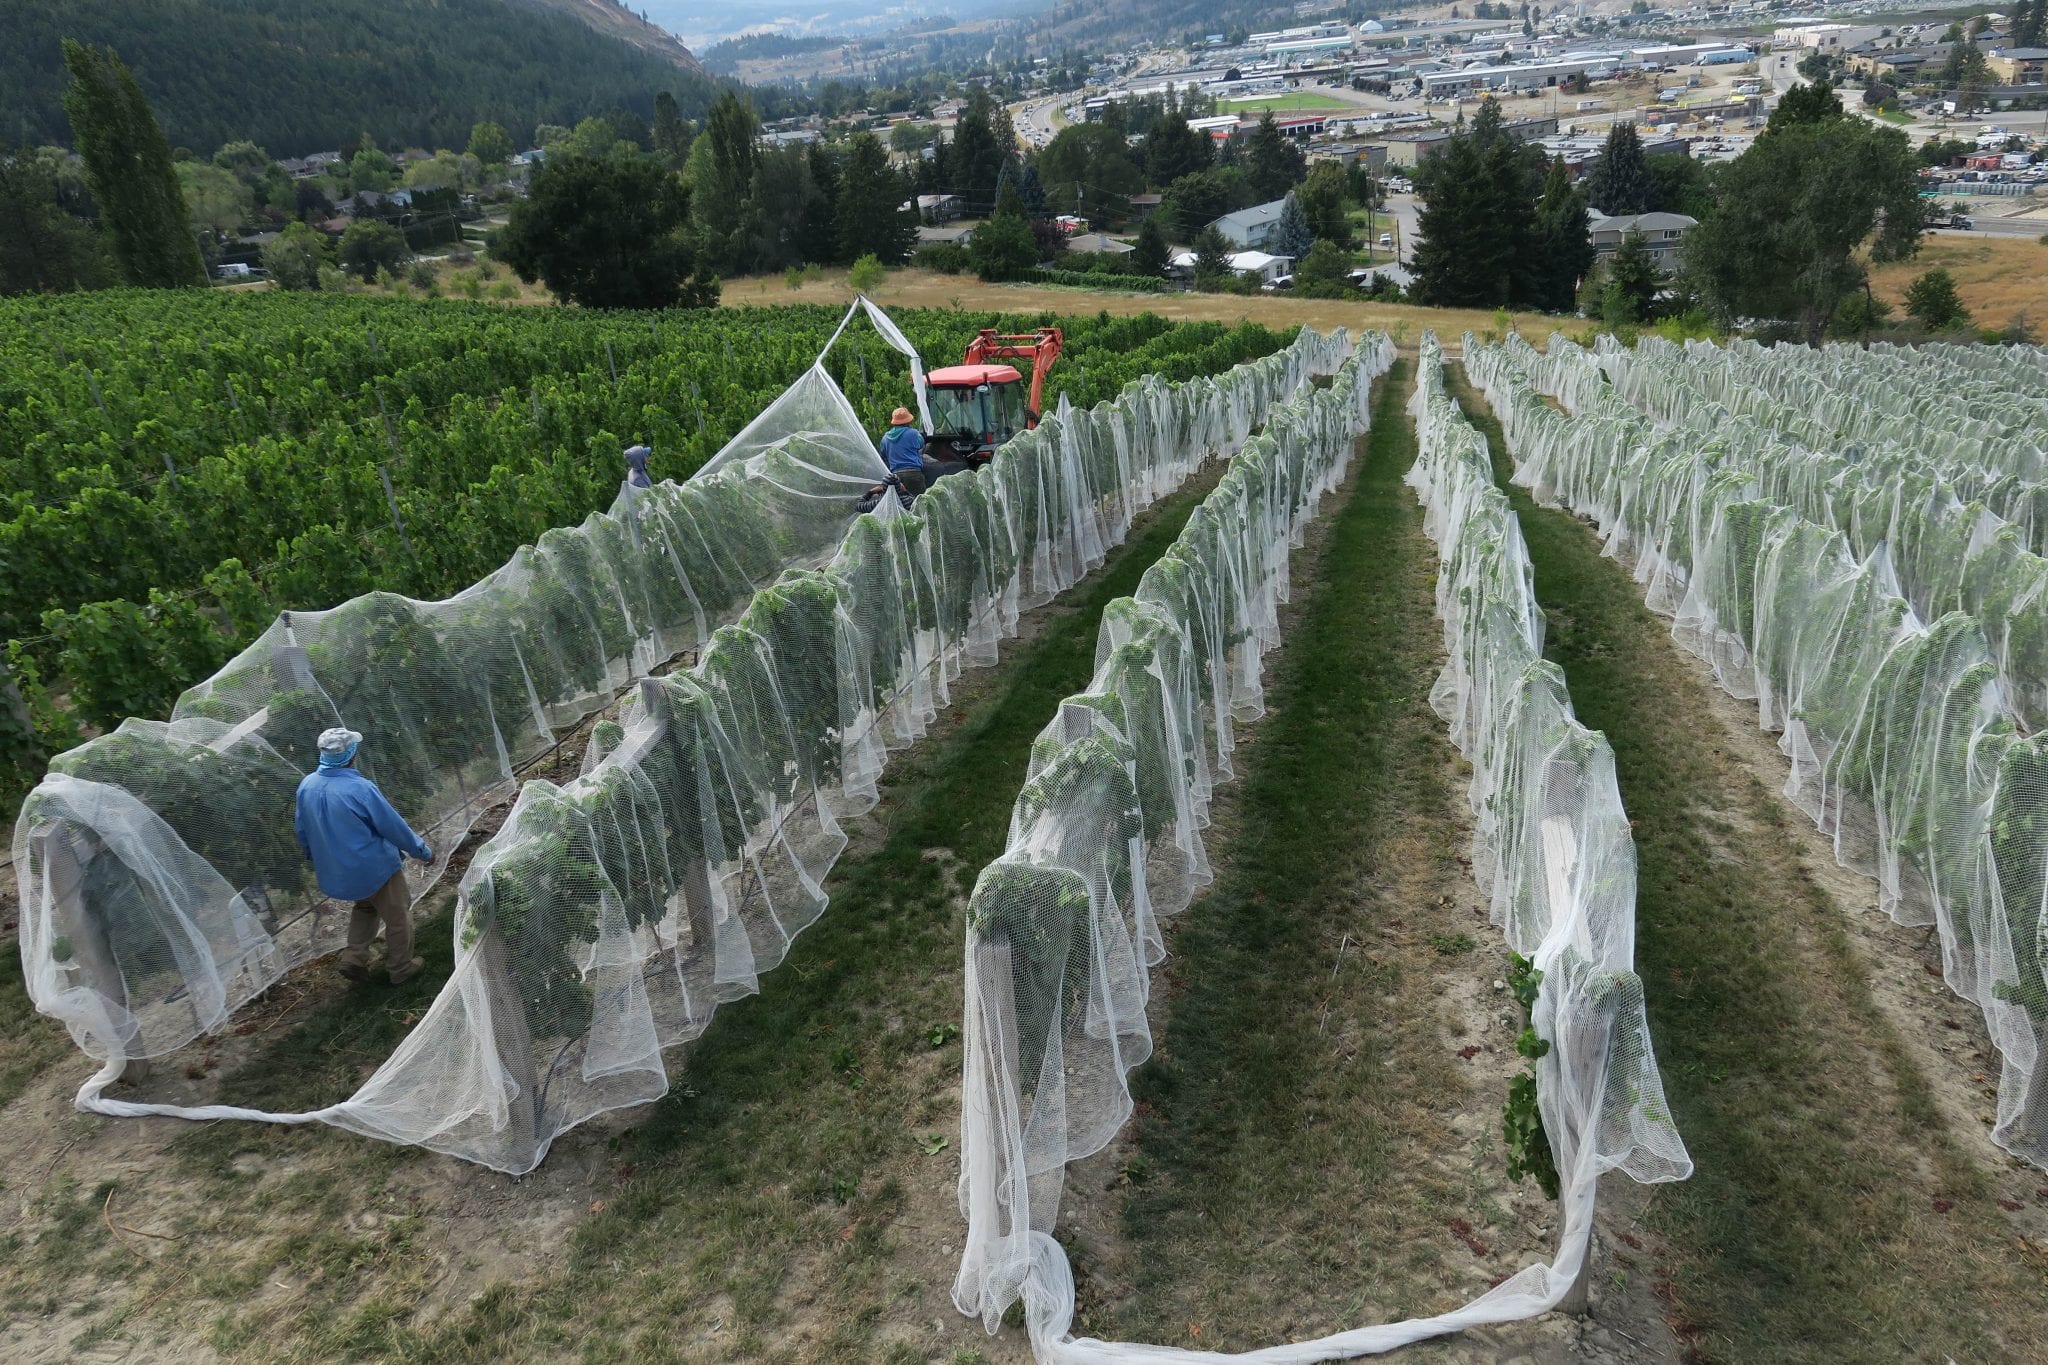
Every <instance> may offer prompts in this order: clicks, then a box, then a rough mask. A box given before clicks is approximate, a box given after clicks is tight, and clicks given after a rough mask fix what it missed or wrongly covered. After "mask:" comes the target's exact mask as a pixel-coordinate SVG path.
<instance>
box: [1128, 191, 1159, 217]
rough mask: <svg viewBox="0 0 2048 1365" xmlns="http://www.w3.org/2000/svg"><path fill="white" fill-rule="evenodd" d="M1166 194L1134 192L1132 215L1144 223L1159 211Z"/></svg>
mask: <svg viewBox="0 0 2048 1365" xmlns="http://www.w3.org/2000/svg"><path fill="white" fill-rule="evenodd" d="M1163 200H1164V196H1163V195H1157V194H1134V195H1132V196H1131V217H1132V218H1133V219H1135V220H1136V221H1138V222H1140V223H1142V222H1144V221H1145V220H1146V219H1147V218H1150V217H1151V216H1152V215H1153V214H1155V213H1157V212H1158V211H1159V205H1160V204H1161V202H1163Z"/></svg>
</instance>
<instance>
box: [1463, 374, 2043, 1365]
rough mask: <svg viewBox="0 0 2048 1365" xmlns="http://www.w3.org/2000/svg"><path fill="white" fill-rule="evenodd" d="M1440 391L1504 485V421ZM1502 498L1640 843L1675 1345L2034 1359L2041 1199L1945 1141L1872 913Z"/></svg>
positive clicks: (1661, 1197) (1668, 664) (1661, 664)
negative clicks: (1864, 915)
mask: <svg viewBox="0 0 2048 1365" xmlns="http://www.w3.org/2000/svg"><path fill="white" fill-rule="evenodd" d="M1453 375H1454V377H1455V380H1456V382H1454V384H1453V392H1454V394H1455V396H1456V397H1457V398H1458V400H1459V401H1460V403H1462V404H1463V405H1464V406H1465V407H1466V410H1467V412H1468V413H1470V414H1471V415H1472V417H1473V419H1474V421H1475V423H1476V424H1477V425H1479V426H1480V428H1481V430H1482V431H1484V432H1485V433H1486V435H1487V438H1488V440H1489V442H1490V443H1491V444H1492V447H1493V452H1494V460H1495V466H1496V469H1497V470H1498V471H1499V472H1500V474H1501V475H1502V478H1503V482H1505V475H1506V472H1507V469H1508V463H1507V459H1506V455H1505V451H1504V449H1503V446H1502V443H1501V438H1500V429H1499V426H1498V424H1497V423H1496V422H1494V421H1493V419H1492V417H1491V414H1490V413H1489V412H1488V411H1487V409H1486V406H1485V402H1484V400H1483V399H1482V398H1480V396H1479V395H1478V394H1477V392H1476V391H1475V390H1473V389H1471V388H1470V387H1469V386H1467V385H1465V384H1464V383H1463V376H1462V371H1454V372H1453ZM1509 492H1510V497H1511V498H1512V500H1513V502H1514V504H1515V510H1516V512H1517V514H1518V515H1519V516H1520V518H1521V521H1522V527H1523V532H1524V535H1525V537H1526V539H1527V541H1528V544H1529V552H1530V556H1531V558H1532V559H1533V561H1534V563H1535V568H1536V589H1537V596H1538V598H1539V600H1540V601H1541V602H1542V604H1543V607H1544V610H1545V611H1546V613H1548V615H1549V619H1550V634H1549V640H1548V645H1547V652H1548V654H1549V655H1550V657H1552V658H1553V659H1555V660H1556V661H1557V662H1558V663H1559V664H1560V666H1562V667H1563V668H1564V670H1565V673H1566V676H1567V678H1568V680H1569V682H1570V685H1571V689H1572V695H1573V699H1574V702H1575V704H1576V706H1577V708H1578V712H1579V715H1580V718H1581V719H1582V720H1583V721H1584V722H1585V723H1586V724H1587V725H1589V726H1594V727H1596V728H1599V729H1602V730H1604V731H1606V733H1607V736H1608V739H1609V740H1610V741H1611V743H1612V744H1613V746H1614V752H1615V763H1616V769H1617V774H1618V776H1619V778H1620V783H1621V793H1622V799H1623V802H1624V804H1625V805H1626V806H1627V809H1628V812H1629V815H1630V817H1631V819H1632V821H1633V823H1634V825H1635V839H1636V854H1637V861H1638V877H1639V883H1638V907H1639V911H1638V938H1637V950H1636V963H1637V970H1638V972H1639V973H1640V974H1641V976H1642V978H1643V982H1644V985H1645V990H1646V995H1647V999H1648V1005H1649V1014H1650V1024H1651V1028H1652V1031H1653V1033H1654V1035H1655V1039H1656V1046H1657V1056H1658V1060H1659V1062H1660V1063H1661V1065H1662V1067H1663V1069H1664V1073H1665V1076H1666V1089H1667V1093H1668V1095H1669V1097H1670V1100H1671V1104H1672V1108H1673V1110H1674V1113H1675V1115H1676V1117H1677V1120H1678V1126H1679V1130H1680V1132H1682V1133H1683V1134H1684V1136H1685V1140H1686V1143H1687V1145H1688V1147H1689V1148H1690V1149H1691V1152H1692V1155H1693V1158H1694V1161H1695V1162H1696V1163H1697V1172H1696V1173H1695V1175H1694V1176H1693V1178H1692V1179H1691V1180H1690V1181H1688V1182H1686V1183H1684V1184H1681V1185H1675V1186H1667V1187H1662V1188H1660V1189H1659V1190H1657V1191H1656V1192H1655V1194H1654V1196H1653V1197H1652V1199H1651V1200H1650V1211H1649V1214H1648V1221H1649V1222H1650V1224H1651V1225H1652V1226H1653V1227H1655V1228H1657V1229H1658V1230H1659V1231H1661V1232H1663V1233H1664V1234H1665V1235H1666V1236H1667V1238H1668V1241H1669V1243H1670V1245H1671V1246H1672V1248H1673V1252H1674V1255H1673V1258H1672V1264H1671V1266H1670V1269H1669V1273H1668V1276H1667V1278H1665V1279H1664V1280H1663V1281H1662V1282H1661V1283H1660V1284H1659V1292H1660V1294H1662V1295H1663V1296H1664V1297H1665V1298H1666V1299H1667V1301H1668V1303H1669V1305H1670V1310H1671V1313H1672V1317H1673V1322H1674V1326H1675V1327H1676V1328H1677V1329H1678V1330H1679V1331H1680V1333H1681V1334H1682V1335H1683V1336H1684V1337H1685V1338H1686V1339H1687V1340H1688V1342H1689V1344H1690V1346H1691V1349H1692V1351H1693V1353H1694V1354H1695V1356H1696V1358H1699V1359H1708V1360H1729V1361H1747V1360H1772V1361H1815V1362H1819V1361H1843V1360H1870V1361H1895V1360H1902V1359H1910V1360H1936V1361H1939V1360H1942V1359H1943V1358H1944V1357H1952V1358H1954V1359H1956V1360H2017V1359H2024V1358H2029V1357H2031V1356H2032V1355H2034V1354H2035V1353H2036V1351H2037V1348H2038V1344H2039V1342H2040V1341H2041V1340H2042V1339H2043V1336H2044V1332H2048V1298H2044V1294H2043V1286H2044V1283H2048V1253H2044V1251H2043V1250H2042V1249H2041V1242H2040V1240H2039V1239H2040V1237H2041V1235H2042V1234H2041V1225H2042V1212H2041V1210H2040V1209H2038V1208H2036V1207H2030V1206H2032V1205H2034V1204H2035V1203H2036V1191H2037V1189H2040V1190H2042V1195H2041V1197H2042V1198H2048V1188H2043V1186H2042V1182H2041V1180H2040V1179H2039V1173H2038V1172H2031V1171H2028V1170H2026V1169H2025V1168H2023V1167H2020V1166H2018V1165H2017V1163H2013V1162H2011V1161H2010V1160H2009V1159H2006V1158H2004V1157H2003V1156H2002V1154H2000V1153H1998V1152H1996V1150H1995V1149H1993V1148H1992V1147H1991V1146H1990V1144H1989V1142H1988V1141H1987V1140H1985V1139H1984V1138H1983V1137H1982V1134H1981V1132H1979V1133H1977V1134H1975V1136H1974V1140H1972V1135H1971V1134H1970V1133H1969V1131H1968V1129H1967V1125H1963V1126H1959V1125H1958V1124H1957V1123H1956V1122H1955V1119H1956V1117H1957V1116H1956V1115H1955V1114H1953V1112H1952V1109H1953V1102H1952V1101H1951V1102H1948V1103H1945V1102H1944V1099H1943V1092H1942V1091H1940V1090H1938V1089H1937V1082H1938V1080H1939V1079H1940V1078H1934V1077H1931V1076H1930V1066H1929V1057H1930V1053H1929V1050H1928V1048H1927V1047H1926V1045H1925V1042H1924V1040H1921V1039H1917V1038H1913V1037H1908V1036H1905V1034H1904V1033H1903V1032H1902V1030H1901V1026H1900V1022H1899V1019H1898V1017H1897V1014H1896V1012H1895V1011H1892V1010H1889V1009H1887V1008H1886V1006H1885V1004H1884V1003H1883V1002H1881V1001H1880V999H1879V998H1878V994H1877V992H1876V990H1875V989H1874V987H1873V981H1874V979H1876V978H1877V977H1879V976H1881V975H1890V974H1891V973H1890V972H1889V971H1888V969H1887V965H1886V964H1885V963H1883V962H1882V961H1873V957H1872V954H1871V953H1870V951H1869V950H1867V949H1866V948H1865V947H1864V946H1863V945H1862V944H1861V943H1860V942H1859V941H1858V938H1857V936H1856V935H1854V934H1853V933H1852V932H1851V921H1850V920H1849V918H1848V917H1847V916H1846V915H1845V913H1844V911H1845V910H1856V911H1861V910H1864V909H1865V908H1866V907H1867V906H1868V905H1870V904H1872V903H1874V901H1875V896H1874V895H1869V896H1868V897H1867V899H1865V900H1864V901H1863V902H1862V903H1861V904H1848V905H1845V904H1844V903H1843V900H1842V893H1841V891H1840V890H1836V891H1835V892H1834V894H1831V888H1839V887H1840V886H1841V885H1842V881H1841V879H1838V878H1835V877H1834V876H1833V875H1832V874H1831V873H1830V872H1829V870H1828V869H1826V868H1823V867H1821V866H1818V865H1817V863H1816V860H1815V858H1814V856H1813V854H1814V849H1813V846H1812V845H1811V843H1810V842H1809V841H1807V840H1806V838H1805V829H1804V828H1803V826H1805V824H1806V822H1805V818H1804V817H1803V816H1802V815H1800V814H1799V813H1798V812H1797V811H1796V810H1793V809H1792V808H1790V807H1789V806H1787V805H1786V804H1784V803H1783V802H1782V801H1781V800H1780V799H1779V798H1778V797H1777V796H1776V795H1775V793H1774V791H1773V790H1772V789H1771V788H1770V787H1767V786H1766V785H1765V783H1764V782H1763V781H1762V780H1760V779H1759V776H1758V773H1757V771H1756V770H1755V769H1753V768H1752V767H1751V766H1749V765H1747V764H1746V763H1745V762H1744V760H1743V758H1742V756H1741V755H1742V754H1743V752H1744V749H1743V741H1742V740H1741V737H1740V736H1738V735H1737V734H1734V733H1731V730H1732V726H1731V725H1730V723H1729V722H1730V718H1731V716H1736V715H1738V714H1739V712H1740V711H1743V710H1746V711H1748V715H1747V717H1746V723H1747V725H1748V726H1749V727H1750V728H1751V729H1752V730H1754V728H1755V723H1756V720H1755V714H1754V710H1753V708H1748V707H1743V708H1728V707H1719V706H1717V705H1716V702H1715V696H1714V694H1713V693H1712V691H1711V688H1712V683H1711V681H1710V679H1709V678H1708V676H1707V675H1706V673H1705V672H1704V670H1703V669H1702V668H1700V667H1698V666H1697V665H1696V664H1695V661H1693V660H1692V659H1691V657H1690V656H1688V655H1685V654H1683V653H1682V652H1681V651H1680V650H1679V649H1678V647H1677V645H1676V644H1675V643H1673V642H1672V641H1671V639H1670V638H1669V631H1668V627H1667V625H1666V623H1665V622H1664V621H1663V620H1662V619H1661V618H1659V617H1657V616H1655V615H1653V614H1652V613H1651V612H1650V611H1649V610H1648V608H1646V607H1645V606H1644V605H1643V603H1642V594H1641V591H1640V589H1639V587H1638V585H1637V584H1636V583H1635V582H1634V580H1633V579H1632V578H1631V576H1630V575H1629V574H1628V572H1627V571H1626V570H1625V569H1624V568H1622V567H1621V566H1620V565H1618V564H1616V563H1615V562H1614V561H1612V560H1608V559H1605V558H1603V557H1602V556H1601V554H1600V543H1599V540H1598V538H1597V537H1596V536H1595V535H1594V534H1593V533H1592V532H1591V531H1589V530H1588V529H1587V528H1586V527H1584V526H1582V525H1581V524H1580V523H1578V522H1577V520H1576V519H1574V518H1573V517H1571V516H1569V515H1567V514H1565V513H1562V512H1557V511H1551V510H1546V509H1543V508H1539V507H1537V506H1536V505H1535V504H1534V503H1533V502H1532V501H1531V500H1530V499H1529V497H1528V496H1527V495H1526V494H1525V493H1524V492H1522V491H1521V490H1519V489H1512V488H1511V489H1510V490H1509ZM1885 937H1894V938H1896V939H1898V940H1902V941H1903V940H1905V939H1906V938H1907V936H1906V935H1904V934H1899V935H1895V936H1892V935H1887V936H1885ZM1911 937H1912V938H1913V939H1918V938H1919V935H1912V936H1911ZM1888 946H1889V948H1890V950H1891V951H1893V952H1898V951H1901V947H1900V944H1899V943H1897V942H1895V943H1893V944H1891V945H1888ZM1884 950H1885V949H1884V948H1883V947H1880V948H1879V951H1880V952H1882V951H1884ZM1893 965H1895V964H1893ZM1930 985H1931V986H1932V987H1933V988H1935V989H1938V988H1939V982H1938V980H1935V979H1933V978H1930ZM1956 1017H1966V1016H1964V1015H1963V1013H1962V1012H1961V1011H1957V1012H1956ZM1951 1027H1957V1028H1960V1027H1962V1025H1960V1024H1953V1023H1952V1024H1951ZM1934 1060H1935V1061H1937V1062H1938V1061H1939V1060H1940V1059H1939V1058H1935V1059H1934ZM1979 1079H1980V1080H1981V1079H1982V1077H1981V1074H1980V1076H1979ZM1969 1117H1974V1115H1971V1116H1969ZM2021 1238H2031V1239H2032V1240H2027V1241H2021V1240H2018V1239H2021Z"/></svg>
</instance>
